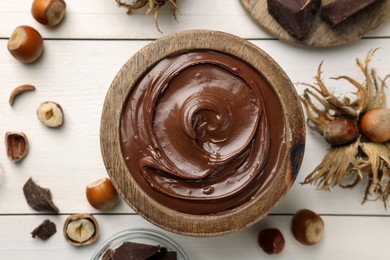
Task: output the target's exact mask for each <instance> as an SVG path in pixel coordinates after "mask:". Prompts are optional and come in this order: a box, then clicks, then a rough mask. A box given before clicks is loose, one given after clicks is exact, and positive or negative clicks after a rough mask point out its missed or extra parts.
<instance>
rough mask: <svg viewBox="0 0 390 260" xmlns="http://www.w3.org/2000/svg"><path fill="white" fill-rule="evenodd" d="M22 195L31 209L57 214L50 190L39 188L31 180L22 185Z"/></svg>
mask: <svg viewBox="0 0 390 260" xmlns="http://www.w3.org/2000/svg"><path fill="white" fill-rule="evenodd" d="M23 193H24V196H25V197H26V200H27V203H28V205H30V206H31V208H33V209H35V210H37V211H48V212H53V213H58V212H59V210H58V208H57V207H56V206H55V205H54V203H53V201H52V199H51V193H50V190H49V189H47V188H42V187H39V186H38V185H37V184H36V183H35V182H34V181H33V180H32V178H30V179H28V181H27V182H26V184H24V186H23Z"/></svg>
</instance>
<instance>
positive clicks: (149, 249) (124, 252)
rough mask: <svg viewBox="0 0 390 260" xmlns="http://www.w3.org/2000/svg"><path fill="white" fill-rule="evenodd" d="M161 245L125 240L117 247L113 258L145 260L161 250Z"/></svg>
mask: <svg viewBox="0 0 390 260" xmlns="http://www.w3.org/2000/svg"><path fill="white" fill-rule="evenodd" d="M160 249H161V247H160V246H151V245H145V244H140V243H134V242H124V243H123V244H122V245H121V246H120V247H118V248H117V249H115V252H114V254H113V258H112V259H113V260H145V259H148V258H149V257H151V256H153V255H155V254H156V253H158V252H160Z"/></svg>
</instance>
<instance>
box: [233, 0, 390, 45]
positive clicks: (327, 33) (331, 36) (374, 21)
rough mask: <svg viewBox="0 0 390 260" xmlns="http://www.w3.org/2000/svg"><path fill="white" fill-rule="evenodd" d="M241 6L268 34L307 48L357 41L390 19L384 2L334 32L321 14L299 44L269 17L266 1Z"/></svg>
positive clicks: (244, 1) (386, 0)
mask: <svg viewBox="0 0 390 260" xmlns="http://www.w3.org/2000/svg"><path fill="white" fill-rule="evenodd" d="M325 1H326V0H323V1H322V2H323V3H324V2H325ZM328 1H329V0H328ZM241 2H242V4H243V5H244V7H245V8H246V9H247V10H248V12H249V14H250V15H251V16H252V17H253V19H255V21H256V22H257V23H258V24H259V25H260V26H261V27H262V28H263V29H265V30H266V31H267V32H268V33H269V34H271V35H273V36H275V37H277V38H279V39H280V40H282V41H285V42H287V43H290V44H294V45H300V46H308V47H331V46H337V45H343V44H347V43H350V42H353V41H356V40H358V39H360V38H361V37H363V36H364V35H366V34H368V33H369V32H371V31H373V30H374V29H376V28H378V27H379V26H380V25H381V24H382V23H383V22H385V21H387V20H388V19H389V17H390V0H382V1H381V2H379V3H377V4H374V5H373V6H370V7H368V8H367V9H366V10H363V11H362V12H360V13H358V14H356V15H355V16H353V17H350V18H349V19H348V20H347V21H345V22H343V24H339V25H338V26H337V27H334V28H332V27H330V26H329V24H328V23H327V22H326V21H325V20H324V19H323V18H322V17H321V14H320V12H318V13H317V16H316V17H315V19H314V22H313V26H312V28H311V31H310V32H309V34H308V36H306V38H304V39H302V40H298V39H296V38H295V37H294V36H292V35H290V34H289V33H288V32H287V31H286V30H285V29H284V28H283V27H282V26H280V25H279V23H278V22H277V21H276V20H275V19H274V18H273V17H272V16H271V15H270V14H269V13H268V6H267V0H241Z"/></svg>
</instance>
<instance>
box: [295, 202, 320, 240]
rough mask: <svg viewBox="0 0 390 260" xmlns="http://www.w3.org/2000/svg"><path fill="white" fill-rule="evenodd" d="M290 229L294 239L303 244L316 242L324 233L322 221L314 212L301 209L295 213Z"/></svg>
mask: <svg viewBox="0 0 390 260" xmlns="http://www.w3.org/2000/svg"><path fill="white" fill-rule="evenodd" d="M291 230H292V233H293V235H294V237H295V239H296V240H298V241H299V242H301V243H302V244H304V245H314V244H317V243H318V242H319V241H320V240H321V238H322V236H323V234H324V221H323V220H322V218H321V217H320V216H319V215H317V214H316V213H315V212H313V211H311V210H308V209H302V210H300V211H298V212H297V213H295V215H294V217H293V219H292V224H291Z"/></svg>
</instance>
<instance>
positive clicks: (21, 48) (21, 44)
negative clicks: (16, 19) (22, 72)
mask: <svg viewBox="0 0 390 260" xmlns="http://www.w3.org/2000/svg"><path fill="white" fill-rule="evenodd" d="M7 47H8V51H9V52H10V53H11V55H12V56H14V57H15V58H16V59H17V60H19V61H20V62H23V63H31V62H33V61H35V60H37V59H38V58H39V57H40V56H41V54H42V51H43V39H42V36H41V35H40V34H39V32H38V31H37V30H35V29H34V28H32V27H30V26H27V25H22V26H18V27H16V29H15V30H14V31H13V33H12V35H11V37H10V38H9V40H8V45H7Z"/></svg>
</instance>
